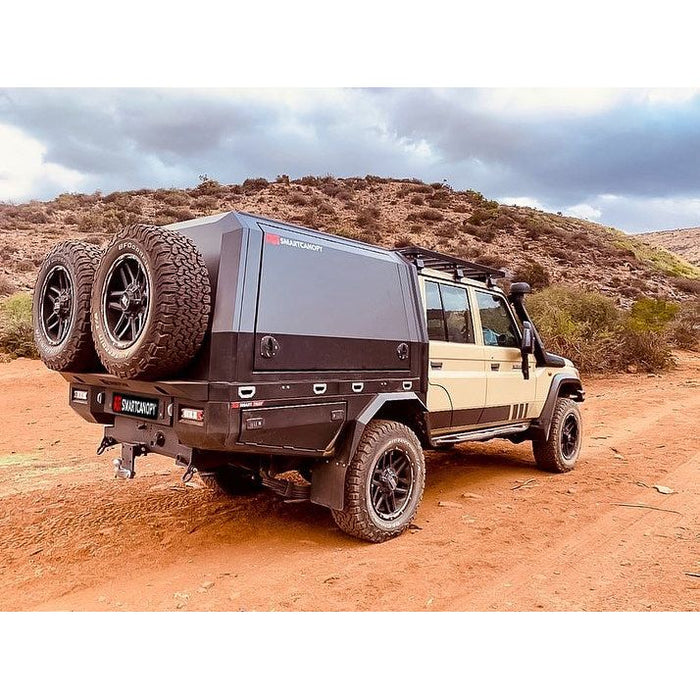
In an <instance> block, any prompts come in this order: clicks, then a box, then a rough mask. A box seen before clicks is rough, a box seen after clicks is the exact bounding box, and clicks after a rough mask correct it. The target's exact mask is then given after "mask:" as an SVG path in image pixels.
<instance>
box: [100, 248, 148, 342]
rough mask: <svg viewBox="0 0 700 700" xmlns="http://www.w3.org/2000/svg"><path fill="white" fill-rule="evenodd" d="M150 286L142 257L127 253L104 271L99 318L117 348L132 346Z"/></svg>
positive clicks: (141, 323)
mask: <svg viewBox="0 0 700 700" xmlns="http://www.w3.org/2000/svg"><path fill="white" fill-rule="evenodd" d="M149 296H150V287H149V283H148V275H147V274H146V270H145V269H144V267H143V264H142V263H141V261H140V260H139V259H138V258H137V257H136V256H134V255H130V254H128V253H127V254H126V255H122V256H121V257H119V258H117V259H116V260H115V261H114V263H112V267H111V268H110V270H109V272H108V273H107V279H106V282H105V286H104V290H103V294H102V318H103V321H104V327H105V329H106V330H107V334H108V335H109V339H110V340H111V341H112V343H114V346H115V347H117V348H120V349H123V348H128V347H131V346H132V345H133V344H134V343H135V342H136V341H137V340H138V339H139V337H140V336H141V333H142V331H143V329H144V326H145V325H146V320H147V318H148V313H149V310H150V303H149Z"/></svg>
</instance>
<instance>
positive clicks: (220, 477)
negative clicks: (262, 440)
mask: <svg viewBox="0 0 700 700" xmlns="http://www.w3.org/2000/svg"><path fill="white" fill-rule="evenodd" d="M197 474H199V478H200V479H201V480H202V483H203V484H204V485H205V486H206V487H207V488H208V489H211V491H212V492H213V493H215V494H217V495H219V496H241V495H244V494H248V493H255V492H257V491H261V490H262V489H263V485H262V482H261V480H260V477H259V476H258V475H257V474H256V473H254V472H251V471H248V470H247V469H241V468H240V467H236V466H233V465H227V466H224V467H219V468H218V469H215V470H214V471H210V472H205V471H198V472H197Z"/></svg>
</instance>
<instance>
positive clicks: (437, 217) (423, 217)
mask: <svg viewBox="0 0 700 700" xmlns="http://www.w3.org/2000/svg"><path fill="white" fill-rule="evenodd" d="M444 219H445V217H444V216H443V215H442V214H441V213H440V212H439V211H436V210H435V209H421V210H420V211H415V212H412V213H411V214H409V215H408V216H407V217H406V220H407V221H418V220H420V221H444Z"/></svg>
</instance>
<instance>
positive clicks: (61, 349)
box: [32, 241, 101, 372]
mask: <svg viewBox="0 0 700 700" xmlns="http://www.w3.org/2000/svg"><path fill="white" fill-rule="evenodd" d="M100 252H101V250H100V248H99V246H95V245H89V244H88V243H84V242H83V241H64V242H63V243H59V244H58V245H57V246H55V247H54V248H53V249H52V250H51V251H50V252H49V254H48V255H47V256H46V259H45V260H44V262H43V263H42V265H41V268H40V269H39V275H38V277H37V280H36V286H35V289H34V299H33V303H32V323H33V326H34V343H35V345H36V349H37V352H38V353H39V357H41V359H42V360H43V362H44V364H45V365H46V366H47V367H48V368H49V369H52V370H56V371H58V372H84V371H91V370H95V369H97V368H98V367H99V362H98V359H97V354H96V353H95V346H94V343H93V342H92V335H91V333H90V295H91V293H92V286H93V280H94V278H95V270H96V269H97V265H98V262H99V260H100Z"/></svg>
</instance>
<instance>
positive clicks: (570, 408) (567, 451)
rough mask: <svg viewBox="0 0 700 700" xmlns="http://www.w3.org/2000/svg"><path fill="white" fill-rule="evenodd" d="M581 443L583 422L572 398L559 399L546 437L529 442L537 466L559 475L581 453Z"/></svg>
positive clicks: (570, 466)
mask: <svg viewBox="0 0 700 700" xmlns="http://www.w3.org/2000/svg"><path fill="white" fill-rule="evenodd" d="M582 441H583V423H582V421H581V411H580V410H579V407H578V404H577V403H576V402H575V401H572V400H571V399H565V398H562V397H560V398H558V399H557V403H556V405H555V407H554V414H553V416H552V425H551V427H550V429H549V437H548V438H547V439H546V440H533V441H532V452H533V454H534V455H535V461H536V462H537V466H538V467H539V468H540V469H543V470H544V471H548V472H556V473H560V474H561V473H564V472H569V471H571V470H572V469H573V468H574V465H575V464H576V460H577V459H578V457H579V454H580V453H581V443H582Z"/></svg>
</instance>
